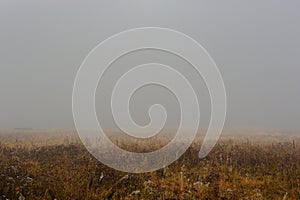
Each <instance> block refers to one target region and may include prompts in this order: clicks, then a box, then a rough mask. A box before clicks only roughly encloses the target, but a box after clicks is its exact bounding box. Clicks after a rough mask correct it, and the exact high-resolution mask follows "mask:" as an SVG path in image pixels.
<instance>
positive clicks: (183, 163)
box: [0, 132, 300, 200]
mask: <svg viewBox="0 0 300 200" xmlns="http://www.w3.org/2000/svg"><path fill="white" fill-rule="evenodd" d="M67 133H68V132H67ZM18 134H19V133H18ZM18 134H4V135H3V134H2V135H0V138H1V140H0V141H1V142H0V144H1V146H0V199H21V200H23V199H89V200H90V199H300V147H299V146H298V145H297V144H300V141H299V137H298V136H299V135H298V136H297V134H291V133H286V134H288V136H287V135H282V134H281V135H280V134H278V135H275V136H274V135H271V134H269V133H268V134H265V136H264V135H263V134H254V135H252V136H251V137H247V136H245V135H243V136H238V135H235V136H229V135H227V136H226V137H225V136H224V137H223V138H221V140H220V141H219V143H218V144H217V145H216V146H215V148H214V150H213V151H212V152H211V153H210V154H209V156H208V157H206V158H205V159H202V160H200V159H199V158H198V157H197V156H198V151H199V147H200V144H198V143H195V144H193V146H192V147H191V148H189V149H188V151H187V152H186V153H185V154H184V155H183V156H182V157H181V158H180V159H179V160H178V161H176V162H174V163H173V164H171V165H170V166H168V167H166V168H164V169H162V170H159V171H156V172H151V173H144V174H127V173H124V172H119V171H116V170H113V169H111V168H109V167H106V166H104V165H103V164H101V163H100V162H99V161H97V160H96V159H94V158H93V157H92V156H91V155H90V154H89V153H88V152H87V150H86V149H85V148H84V147H83V146H82V145H81V143H80V141H79V140H78V139H77V137H75V136H74V135H73V136H72V134H71V133H70V134H69V135H68V134H63V133H62V132H59V133H56V134H53V135H51V136H49V134H48V135H47V136H46V135H44V136H43V137H40V138H39V137H35V136H32V135H30V134H27V135H26V134H22V135H18ZM62 137H63V139H62ZM37 138H39V139H37ZM46 140H47V141H46Z"/></svg>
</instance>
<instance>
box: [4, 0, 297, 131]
mask: <svg viewBox="0 0 300 200" xmlns="http://www.w3.org/2000/svg"><path fill="white" fill-rule="evenodd" d="M299 8H300V1H297V0H295V1H292V0H291V1H277V0H270V1H258V0H257V1H174V0H154V1H145V0H136V1H61V0H60V1H32V0H28V1H12V0H9V1H8V0H7V1H5V0H2V1H1V2H0V25H1V27H0V97H1V100H0V102H1V103H0V128H13V127H37V128H55V127H71V128H73V127H74V125H73V119H72V109H71V108H72V107H71V95H72V87H73V82H74V78H75V75H76V72H77V70H78V68H79V66H80V64H81V62H82V61H83V59H84V57H85V56H86V55H87V54H88V53H89V51H90V50H91V49H92V48H93V47H94V46H96V45H97V44H98V43H99V42H101V41H102V40H104V39H106V38H107V37H109V36H111V35H113V34H116V33H118V32H120V31H123V30H126V29H130V28H136V27H143V26H157V27H166V28H171V29H175V30H178V31H181V32H183V33H185V34H187V35H190V36H191V37H193V38H194V39H196V40H197V41H198V42H199V43H201V44H202V45H203V46H204V47H205V48H206V49H207V50H208V52H209V53H210V55H211V56H212V58H213V59H214V61H215V62H216V64H217V65H218V67H219V69H220V71H221V73H222V75H223V79H224V82H225V86H226V89H227V97H228V114H227V122H226V126H227V127H258V128H259V127H265V128H300V123H299V122H300V106H299V102H300V79H299V75H300V65H299V55H300V38H299V36H300V20H299V19H300V12H299Z"/></svg>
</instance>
